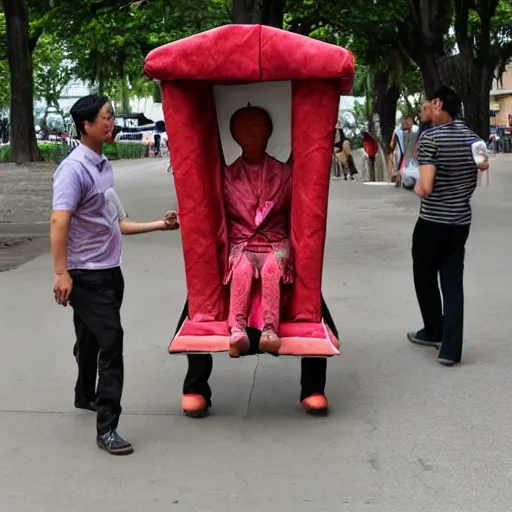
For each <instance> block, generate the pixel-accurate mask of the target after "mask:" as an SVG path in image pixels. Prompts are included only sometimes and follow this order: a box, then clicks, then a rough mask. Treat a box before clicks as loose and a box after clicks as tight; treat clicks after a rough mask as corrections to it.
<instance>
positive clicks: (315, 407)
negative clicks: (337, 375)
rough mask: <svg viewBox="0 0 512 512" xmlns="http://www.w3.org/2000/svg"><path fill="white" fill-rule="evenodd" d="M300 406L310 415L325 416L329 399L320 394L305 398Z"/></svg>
mask: <svg viewBox="0 0 512 512" xmlns="http://www.w3.org/2000/svg"><path fill="white" fill-rule="evenodd" d="M300 404H301V405H302V407H303V409H304V410H305V411H306V412H307V413H308V414H312V415H314V416H325V415H326V414H327V408H328V403H327V398H325V396H324V395H321V394H320V393H315V394H313V395H310V396H308V397H307V398H304V400H302V402H301V403H300Z"/></svg>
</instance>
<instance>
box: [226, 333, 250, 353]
mask: <svg viewBox="0 0 512 512" xmlns="http://www.w3.org/2000/svg"><path fill="white" fill-rule="evenodd" d="M249 348H250V343H249V336H247V332H246V331H245V329H244V330H241V329H233V331H232V332H231V336H230V337H229V356H230V357H234V358H238V357H240V356H243V355H245V354H247V352H249Z"/></svg>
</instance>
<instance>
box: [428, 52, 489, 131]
mask: <svg viewBox="0 0 512 512" xmlns="http://www.w3.org/2000/svg"><path fill="white" fill-rule="evenodd" d="M438 67H439V73H440V76H441V78H442V80H443V82H444V83H446V84H449V85H450V86H452V87H453V88H454V89H455V90H456V91H457V92H458V93H459V95H460V97H461V99H462V105H463V112H461V118H462V119H463V120H464V123H465V124H466V125H467V126H468V127H469V128H471V129H472V130H473V131H474V132H475V133H476V134H477V135H478V136H479V137H481V138H482V139H483V140H487V139H488V138H489V126H490V115H489V98H490V94H489V91H490V90H491V84H492V77H493V70H492V69H490V68H489V67H488V66H487V65H486V64H484V63H482V64H481V65H480V64H479V63H478V61H477V60H476V59H474V58H472V57H469V58H465V56H464V55H462V54H458V55H451V56H449V57H446V58H444V59H440V60H439V62H438Z"/></svg>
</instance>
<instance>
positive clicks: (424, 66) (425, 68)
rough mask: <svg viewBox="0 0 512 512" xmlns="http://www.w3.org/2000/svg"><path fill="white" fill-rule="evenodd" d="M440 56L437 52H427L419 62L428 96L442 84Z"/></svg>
mask: <svg viewBox="0 0 512 512" xmlns="http://www.w3.org/2000/svg"><path fill="white" fill-rule="evenodd" d="M438 58H439V55H437V54H435V53H430V54H428V53H427V54H424V55H423V56H422V57H421V59H420V61H419V62H418V63H417V64H418V67H419V68H420V71H421V76H422V77H423V87H424V89H425V97H426V98H430V97H431V96H432V94H434V93H435V92H436V91H437V89H439V87H440V86H441V78H440V76H439V71H438V67H437V61H438Z"/></svg>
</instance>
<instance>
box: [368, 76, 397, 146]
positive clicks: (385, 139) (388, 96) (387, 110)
mask: <svg viewBox="0 0 512 512" xmlns="http://www.w3.org/2000/svg"><path fill="white" fill-rule="evenodd" d="M373 91H374V104H373V109H374V110H373V111H374V113H377V114H378V115H379V124H380V132H381V133H380V139H381V141H380V142H381V145H382V147H383V148H384V150H386V149H387V147H388V146H389V144H390V142H391V138H392V136H393V131H394V130H395V126H396V106H397V104H398V98H399V97H400V92H399V91H398V89H397V88H396V87H395V86H394V85H390V84H389V72H388V71H382V72H377V73H376V74H375V77H374V85H373Z"/></svg>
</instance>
